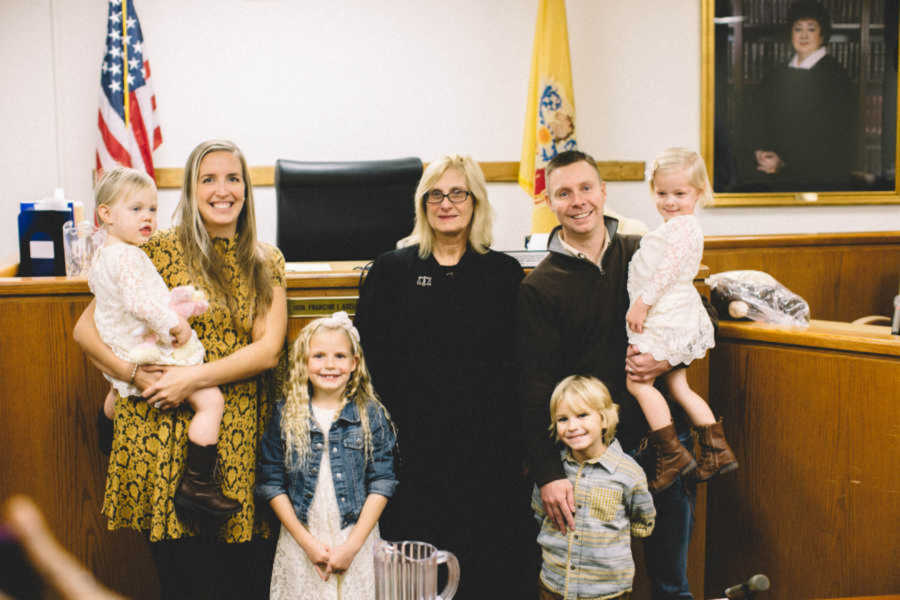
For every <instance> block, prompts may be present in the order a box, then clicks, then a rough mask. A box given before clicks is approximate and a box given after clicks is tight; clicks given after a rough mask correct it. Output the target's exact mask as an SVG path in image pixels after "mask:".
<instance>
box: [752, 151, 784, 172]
mask: <svg viewBox="0 0 900 600" xmlns="http://www.w3.org/2000/svg"><path fill="white" fill-rule="evenodd" d="M754 154H755V156H756V170H757V171H762V172H763V173H767V174H769V175H774V174H775V173H777V172H778V171H780V170H781V168H782V167H783V166H784V161H783V160H781V157H780V156H778V153H777V152H773V151H771V150H757V151H756V152H755V153H754Z"/></svg>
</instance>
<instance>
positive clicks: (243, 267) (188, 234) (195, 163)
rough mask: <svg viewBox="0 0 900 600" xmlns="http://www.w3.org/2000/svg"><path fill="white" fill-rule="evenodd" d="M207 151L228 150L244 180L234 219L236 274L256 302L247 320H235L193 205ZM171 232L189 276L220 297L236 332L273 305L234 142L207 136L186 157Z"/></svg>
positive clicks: (218, 258) (219, 262)
mask: <svg viewBox="0 0 900 600" xmlns="http://www.w3.org/2000/svg"><path fill="white" fill-rule="evenodd" d="M212 152H228V153H230V154H233V155H234V156H235V157H237V159H238V160H239V161H240V163H241V176H242V178H243V180H244V207H243V210H241V214H240V215H239V216H238V222H237V265H238V268H239V269H240V275H241V276H242V277H243V279H244V280H245V281H247V282H248V284H249V285H250V298H253V299H254V302H255V306H254V309H253V313H252V314H251V319H250V322H249V323H248V322H244V323H239V322H238V321H237V319H238V310H237V305H236V304H235V300H234V298H232V296H231V293H230V291H229V286H228V281H227V279H226V275H225V272H226V269H225V260H224V257H223V256H222V255H221V254H220V253H219V251H218V250H217V249H216V247H215V246H214V245H213V240H212V238H211V237H210V235H209V232H207V230H206V226H205V225H204V224H203V219H202V217H201V216H200V209H199V208H198V206H197V180H198V177H199V175H200V163H202V162H203V159H204V158H205V157H206V155H207V154H210V153H212ZM174 221H175V232H176V236H177V238H178V241H179V242H180V244H181V251H182V253H183V258H184V260H185V263H186V264H187V267H188V271H189V272H190V273H191V275H192V276H194V277H195V278H198V279H202V280H203V281H204V282H205V283H206V285H208V286H209V288H210V290H211V291H212V292H213V294H212V297H215V298H224V299H225V301H226V303H227V305H228V309H229V312H230V313H231V315H232V319H233V323H232V324H233V325H234V327H235V329H237V330H238V331H249V330H250V328H251V327H252V325H253V318H254V317H257V316H259V315H261V314H263V313H264V312H265V311H266V310H268V308H269V306H270V305H271V304H272V275H271V271H272V266H271V264H270V263H271V257H270V256H269V255H268V253H267V251H266V249H265V247H264V246H263V245H262V244H260V243H259V242H258V241H257V239H256V209H255V205H254V202H253V185H252V184H251V182H250V169H249V168H248V167H247V161H246V159H245V158H244V155H243V153H242V152H241V151H240V149H239V148H238V147H237V145H236V144H235V143H234V142H231V141H228V140H207V141H205V142H202V143H200V144H199V145H198V146H197V147H196V148H194V150H193V151H192V152H191V154H190V156H188V159H187V163H186V164H185V166H184V183H183V185H182V188H181V200H180V201H179V202H178V206H177V207H176V208H175V215H174Z"/></svg>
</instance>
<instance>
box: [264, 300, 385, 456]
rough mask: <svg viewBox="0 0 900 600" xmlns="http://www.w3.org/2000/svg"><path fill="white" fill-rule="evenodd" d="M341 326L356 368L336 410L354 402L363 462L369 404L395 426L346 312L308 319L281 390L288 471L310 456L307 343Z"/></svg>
mask: <svg viewBox="0 0 900 600" xmlns="http://www.w3.org/2000/svg"><path fill="white" fill-rule="evenodd" d="M323 329H324V330H342V331H343V332H344V333H345V334H346V335H347V338H348V339H349V340H350V349H351V351H352V353H353V357H354V358H355V359H356V361H357V363H356V368H355V369H354V370H353V372H352V373H351V374H350V380H349V381H348V382H347V387H346V388H344V397H343V400H342V402H341V406H340V408H339V409H338V411H337V414H340V413H341V411H342V410H343V409H344V406H345V405H346V404H347V402H353V403H354V404H355V405H356V410H357V412H358V413H359V420H360V425H361V427H362V430H363V451H364V452H365V457H366V462H368V461H370V460H372V426H371V424H370V423H369V413H368V410H367V409H368V406H369V404H374V405H375V408H376V410H380V411H382V413H383V414H384V417H385V419H386V420H387V422H388V424H389V425H390V427H391V428H393V427H394V425H393V423H392V422H391V420H390V416H389V415H388V412H387V409H386V408H385V407H384V405H383V404H382V403H381V401H380V400H379V399H378V395H377V394H376V393H375V388H373V387H372V378H371V376H370V375H369V368H368V367H367V366H366V360H365V358H364V357H363V353H362V346H361V345H360V343H359V332H357V331H356V327H354V326H353V323H351V321H350V318H349V317H348V316H347V313H344V312H341V313H335V314H334V315H332V316H330V317H322V318H320V319H316V320H314V321H312V322H310V323H309V324H308V325H307V326H306V327H304V328H303V331H301V332H300V335H299V336H297V339H296V341H295V342H294V345H293V346H292V347H291V353H290V365H291V367H290V372H289V374H288V378H287V382H286V383H285V390H284V392H285V393H284V407H283V408H282V418H281V435H282V439H283V440H284V443H285V465H286V466H287V468H288V470H289V471H295V470H297V469H299V468H302V467H303V465H304V463H305V461H306V459H307V457H308V456H309V427H310V419H311V415H310V399H311V398H312V384H311V383H310V381H309V371H308V370H307V364H308V363H309V344H310V340H311V339H312V337H313V336H314V335H315V334H316V333H318V332H319V331H321V330H323Z"/></svg>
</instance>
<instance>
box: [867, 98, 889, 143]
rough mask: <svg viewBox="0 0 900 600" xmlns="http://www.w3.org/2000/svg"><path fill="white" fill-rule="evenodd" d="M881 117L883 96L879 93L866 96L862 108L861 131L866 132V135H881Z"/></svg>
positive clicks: (882, 121)
mask: <svg viewBox="0 0 900 600" xmlns="http://www.w3.org/2000/svg"><path fill="white" fill-rule="evenodd" d="M883 117H884V96H882V95H881V94H873V95H872V96H866V101H865V106H864V109H863V131H865V132H866V135H873V136H881V127H882V123H884V118H883Z"/></svg>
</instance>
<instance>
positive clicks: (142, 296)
mask: <svg viewBox="0 0 900 600" xmlns="http://www.w3.org/2000/svg"><path fill="white" fill-rule="evenodd" d="M88 285H89V286H90V288H91V292H93V294H94V298H95V299H96V301H97V303H96V306H95V308H94V322H95V323H96V325H97V332H98V333H99V334H100V339H102V340H103V343H105V344H106V345H107V346H109V347H110V349H112V351H113V352H114V353H115V355H116V356H118V357H119V358H121V359H122V360H127V361H129V362H134V361H132V359H131V355H130V352H131V349H132V348H134V347H135V346H137V345H138V344H141V343H142V342H143V336H144V334H145V333H148V332H152V333H155V334H156V336H157V338H158V339H159V343H158V344H157V345H158V346H159V349H160V352H161V355H162V356H161V358H160V359H158V360H157V361H155V362H157V363H158V364H162V365H196V364H198V363H201V362H203V356H204V354H205V352H204V350H203V344H201V343H200V340H198V339H197V334H196V333H192V334H191V340H190V341H189V342H188V343H187V344H185V345H184V346H182V347H181V348H179V349H178V352H177V353H175V354H173V348H172V337H171V336H170V335H169V331H170V330H171V329H172V327H174V326H175V325H177V324H178V315H177V314H176V313H175V311H174V310H172V309H171V308H170V307H169V288H168V287H166V283H165V282H164V281H163V278H162V277H161V276H160V274H159V273H158V272H157V270H156V267H154V266H153V263H152V262H151V261H150V259H149V258H148V257H147V255H146V254H145V253H144V251H143V250H141V249H140V248H138V247H137V246H132V245H131V244H126V243H118V244H112V245H109V246H103V247H102V248H100V249H99V250H98V251H97V254H96V255H95V256H94V261H93V262H92V263H91V270H90V273H88ZM103 376H104V377H106V379H108V380H109V381H110V382H111V383H112V384H113V387H115V388H116V391H117V392H118V393H119V395H120V396H122V397H123V398H127V397H128V396H135V395H140V393H141V392H140V390H138V389H137V388H136V387H134V386H133V385H129V384H128V382H127V381H119V380H118V379H113V378H111V377H109V376H108V375H106V374H105V373H104V374H103Z"/></svg>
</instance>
